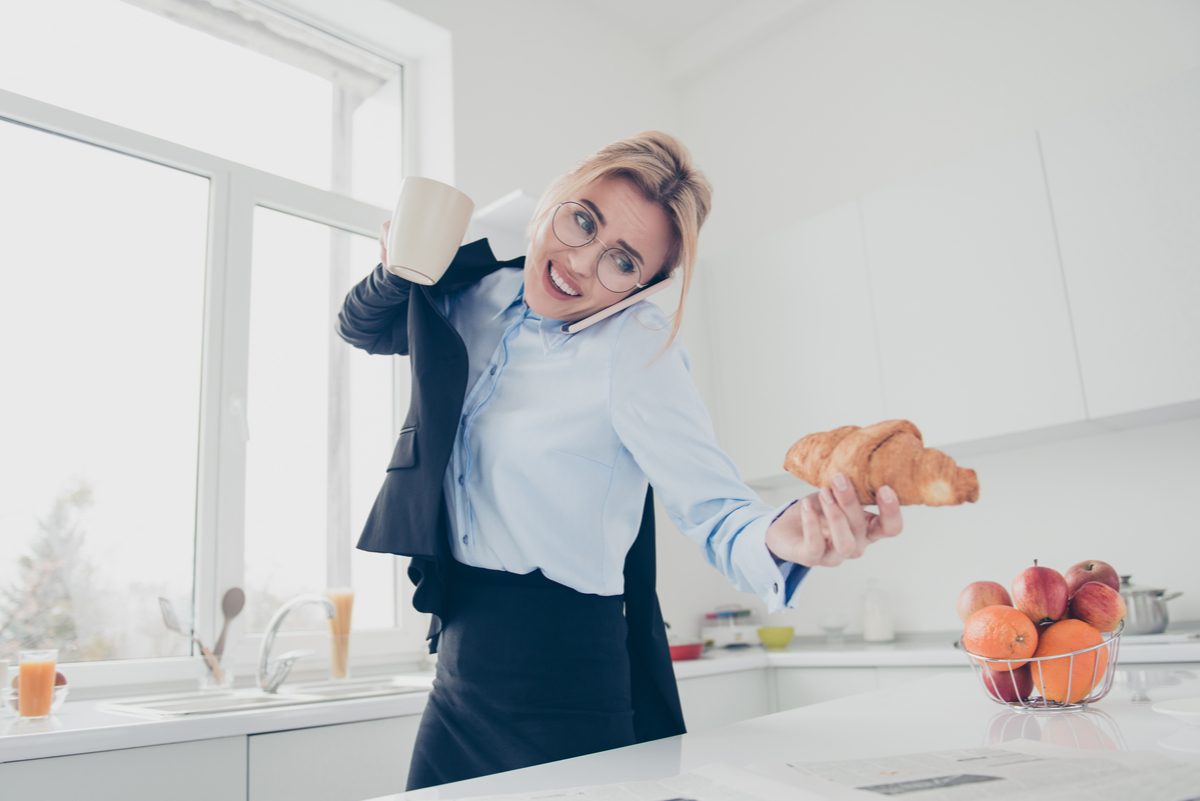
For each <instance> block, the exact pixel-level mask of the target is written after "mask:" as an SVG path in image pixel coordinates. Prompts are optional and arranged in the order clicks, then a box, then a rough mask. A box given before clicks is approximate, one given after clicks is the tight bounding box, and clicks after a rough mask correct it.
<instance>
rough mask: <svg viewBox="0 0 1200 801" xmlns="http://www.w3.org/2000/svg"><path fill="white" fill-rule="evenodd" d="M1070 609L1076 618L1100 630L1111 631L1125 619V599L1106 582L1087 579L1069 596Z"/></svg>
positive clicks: (1072, 615)
mask: <svg viewBox="0 0 1200 801" xmlns="http://www.w3.org/2000/svg"><path fill="white" fill-rule="evenodd" d="M1070 610H1071V617H1073V618H1076V619H1077V620H1082V621H1083V622H1084V623H1087V624H1088V625H1091V626H1095V627H1096V628H1097V629H1099V630H1100V631H1113V630H1114V629H1116V627H1117V626H1118V625H1120V623H1121V621H1122V620H1124V619H1125V599H1124V598H1122V597H1121V593H1119V592H1117V591H1116V590H1114V589H1113V588H1112V587H1110V586H1108V585H1107V584H1103V583H1101V582H1099V581H1089V582H1087V583H1086V584H1084V585H1083V586H1082V587H1080V588H1079V590H1078V591H1076V593H1075V594H1074V595H1072V596H1071V601H1070Z"/></svg>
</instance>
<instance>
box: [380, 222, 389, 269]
mask: <svg viewBox="0 0 1200 801" xmlns="http://www.w3.org/2000/svg"><path fill="white" fill-rule="evenodd" d="M391 224H392V221H391V220H388V221H387V222H385V223H384V224H383V233H382V234H380V235H379V263H380V264H382V265H383V268H384V269H385V270H386V269H387V266H388V260H387V234H388V227H389V226H390V225H391Z"/></svg>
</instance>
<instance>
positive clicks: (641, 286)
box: [550, 200, 656, 294]
mask: <svg viewBox="0 0 1200 801" xmlns="http://www.w3.org/2000/svg"><path fill="white" fill-rule="evenodd" d="M568 203H570V204H571V205H573V206H578V207H579V208H581V209H583V212H584V213H585V214H587V216H588V217H589V218H590V219H591V220H592V222H593V223H595V222H597V220H596V215H595V214H592V212H591V211H589V210H588V207H587V206H585V205H583V204H582V203H580V202H578V201H576V200H564V201H562V202H560V203H559V204H558V205H556V206H555V207H554V211H552V212H550V233H552V234H554V238H555V239H557V240H558V241H559V242H562V243H563V244H564V245H566V246H567V247H569V248H586V247H587V246H588V245H590V244H592V243H593V242H599V243H600V244H601V245H604V249H603V250H601V251H600V255H599V256H597V257H596V280H598V281H599V280H600V262H601V261H602V260H603V259H604V254H606V253H608V251H610V250H618V251H620V252H621V253H624V254H625V255H626V256H628V257H629V263H630V264H632V265H633V269H635V270H637V277H638V280H637V281H634V283H633V286H631V287H630V288H629V289H626V290H624V291H626V292H630V291H632V290H636V289H645V288H646V287H648V286H651V285H653V284H654V283H656V281H651V282H650V283H649V284H643V283H642V282H641V278H642V268H641V267H639V266H638V263H637V260H636V259H634V258H633V254H631V253H630V252H629V251H627V250H626V249H625V248H610V247H609V246H608V245H607V244H606V243H605V241H604V240H603V239H601V238H600V237H599V236H597V235H596V234H592V238H591V239H589V240H588V241H586V242H584V243H583V244H582V245H572V244H571V243H569V242H563V241H562V237H561V236H559V235H558V230H557V229H556V228H555V227H554V218H555V217H557V216H558V210H559V209H561V208H562V207H563V206H565V205H567V204H568ZM600 285H601V286H604V282H603V281H600ZM604 288H605V289H608V287H607V286H605V287H604ZM608 291H609V292H617V290H615V289H608ZM618 294H619V293H618Z"/></svg>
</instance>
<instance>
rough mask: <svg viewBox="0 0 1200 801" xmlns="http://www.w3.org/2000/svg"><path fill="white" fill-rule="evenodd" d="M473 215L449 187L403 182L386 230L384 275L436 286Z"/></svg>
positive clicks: (470, 203) (412, 178)
mask: <svg viewBox="0 0 1200 801" xmlns="http://www.w3.org/2000/svg"><path fill="white" fill-rule="evenodd" d="M474 210H475V202H474V201H473V200H471V198H469V197H467V196H466V195H465V194H463V193H462V192H460V191H458V190H457V189H455V188H454V187H453V186H450V185H449V184H444V183H442V182H441V181H435V180H433V179H432V178H422V177H420V176H416V175H410V176H408V177H406V178H405V179H404V182H403V183H401V184H400V199H399V200H398V201H396V210H395V212H393V213H392V224H391V227H390V228H389V229H388V237H387V258H388V263H387V264H385V265H384V266H385V267H386V268H387V270H388V272H390V273H393V274H394V275H398V276H400V277H401V278H407V279H408V280H409V281H412V282H414V283H417V284H424V285H425V286H433V285H434V284H436V283H437V282H438V280H440V279H441V277H442V275H443V274H444V273H445V272H446V268H448V267H449V266H450V263H451V262H452V261H454V256H455V254H456V253H457V252H458V248H459V246H460V245H461V244H462V241H463V237H464V236H466V234H467V226H468V225H469V224H470V222H471V212H473V211H474Z"/></svg>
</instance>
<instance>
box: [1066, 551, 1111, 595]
mask: <svg viewBox="0 0 1200 801" xmlns="http://www.w3.org/2000/svg"><path fill="white" fill-rule="evenodd" d="M1063 578H1065V579H1066V580H1067V595H1074V594H1075V593H1077V592H1078V591H1079V588H1080V587H1082V586H1083V585H1084V584H1087V583H1088V582H1089V581H1099V582H1100V583H1101V584H1107V585H1108V586H1110V587H1112V588H1113V589H1114V590H1116V591H1117V592H1120V591H1121V577H1120V576H1118V575H1117V570H1116V568H1114V567H1113V566H1112V565H1110V564H1109V563H1108V562H1101V561H1100V560H1099V559H1088V560H1087V561H1086V562H1077V563H1076V564H1073V565H1071V566H1070V567H1068V568H1067V572H1066V573H1064V574H1063Z"/></svg>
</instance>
